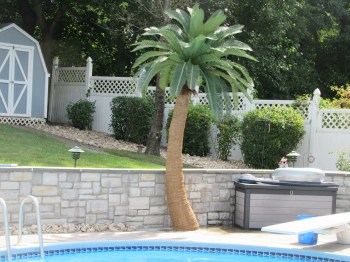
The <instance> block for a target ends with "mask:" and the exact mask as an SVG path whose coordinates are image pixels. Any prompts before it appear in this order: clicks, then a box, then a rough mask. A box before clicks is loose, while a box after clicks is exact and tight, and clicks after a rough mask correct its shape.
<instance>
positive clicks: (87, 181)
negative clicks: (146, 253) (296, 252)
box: [0, 167, 350, 228]
mask: <svg viewBox="0 0 350 262" xmlns="http://www.w3.org/2000/svg"><path fill="white" fill-rule="evenodd" d="M271 172H272V171H271V170H203V169H187V170H185V171H184V175H185V187H186V192H187V195H188V198H189V200H190V202H191V205H192V207H193V210H194V212H195V213H196V215H197V218H198V220H199V223H200V225H201V226H210V225H228V226H229V225H232V223H233V213H234V209H235V208H234V206H235V205H234V204H235V203H234V196H235V189H234V181H235V180H236V179H237V178H238V177H239V176H240V175H241V174H244V173H250V174H253V175H254V176H256V177H265V178H268V177H270V174H271ZM349 176H350V174H348V173H344V172H331V173H327V180H328V181H334V182H338V183H339V185H340V187H339V191H338V197H337V212H343V211H349V209H350V177H349ZM164 183H165V172H164V170H134V169H132V170H126V169H77V168H40V167H38V168H32V167H11V168H10V167H9V168H5V167H4V168H0V197H1V198H3V199H4V200H5V201H6V203H7V207H8V211H9V222H10V223H12V224H13V223H18V213H19V205H20V201H21V200H22V199H23V198H24V197H25V196H27V195H33V196H35V197H37V199H38V200H39V203H40V213H41V223H42V224H43V225H49V224H79V223H86V224H111V223H115V224H118V223H123V224H125V225H127V226H129V227H134V228H166V227H170V226H171V224H170V219H169V216H168V209H167V205H166V197H165V192H164V188H165V185H164ZM34 210H35V209H34V207H33V206H32V205H30V204H29V205H28V204H26V205H25V209H24V224H25V225H31V224H36V215H35V212H34ZM2 212H3V211H2V210H0V214H1V213H2ZM2 219H3V216H2V215H1V216H0V221H2Z"/></svg>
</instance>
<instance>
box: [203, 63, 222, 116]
mask: <svg viewBox="0 0 350 262" xmlns="http://www.w3.org/2000/svg"><path fill="white" fill-rule="evenodd" d="M201 72H202V77H203V80H204V82H205V84H204V91H205V92H206V93H207V99H208V102H209V107H210V109H211V111H212V112H213V115H214V117H215V119H220V116H221V114H222V108H221V106H220V103H219V102H220V97H219V95H218V85H219V84H220V79H219V77H218V76H216V75H215V74H213V73H211V72H210V71H209V70H206V69H204V68H203V69H202V70H201Z"/></svg>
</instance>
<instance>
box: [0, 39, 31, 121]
mask: <svg viewBox="0 0 350 262" xmlns="http://www.w3.org/2000/svg"><path fill="white" fill-rule="evenodd" d="M32 72H33V48H30V47H22V46H9V45H1V44H0V116H18V117H28V116H30V115H31V98H32Z"/></svg>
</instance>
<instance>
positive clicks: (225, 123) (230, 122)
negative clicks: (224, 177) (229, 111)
mask: <svg viewBox="0 0 350 262" xmlns="http://www.w3.org/2000/svg"><path fill="white" fill-rule="evenodd" d="M216 126H217V128H218V130H219V133H218V134H217V138H216V140H217V144H218V157H219V158H220V159H221V160H224V161H226V160H227V159H228V158H229V157H230V156H231V148H232V147H233V146H235V145H236V144H237V142H238V139H239V137H240V121H239V120H238V118H237V117H236V116H231V115H225V116H224V117H223V118H222V119H221V120H220V121H218V122H217V123H216Z"/></svg>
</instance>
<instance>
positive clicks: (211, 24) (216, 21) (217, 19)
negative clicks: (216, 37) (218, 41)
mask: <svg viewBox="0 0 350 262" xmlns="http://www.w3.org/2000/svg"><path fill="white" fill-rule="evenodd" d="M225 20H226V15H225V14H224V12H223V11H221V10H217V11H216V12H214V13H213V14H212V15H211V16H210V17H209V18H208V20H207V21H206V22H205V23H204V25H203V30H202V34H203V35H205V36H207V35H208V34H211V33H213V32H214V31H215V29H216V28H217V27H218V26H219V25H221V24H222V23H223V22H225Z"/></svg>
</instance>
